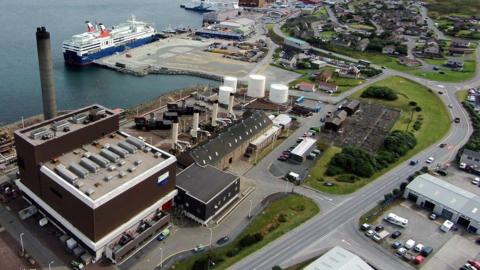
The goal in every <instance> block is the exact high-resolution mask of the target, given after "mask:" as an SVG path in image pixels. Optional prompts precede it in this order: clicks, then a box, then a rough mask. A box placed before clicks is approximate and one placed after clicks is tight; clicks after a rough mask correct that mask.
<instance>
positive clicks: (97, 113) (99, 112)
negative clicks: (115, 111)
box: [89, 108, 107, 121]
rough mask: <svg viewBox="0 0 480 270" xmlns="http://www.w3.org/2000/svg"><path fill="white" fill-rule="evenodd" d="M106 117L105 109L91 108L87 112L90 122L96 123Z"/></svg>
mask: <svg viewBox="0 0 480 270" xmlns="http://www.w3.org/2000/svg"><path fill="white" fill-rule="evenodd" d="M106 115H107V112H106V111H105V109H102V108H93V109H90V111H89V118H90V120H91V121H97V120H98V119H100V118H104V117H105V116H106Z"/></svg>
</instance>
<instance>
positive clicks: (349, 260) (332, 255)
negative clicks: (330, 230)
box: [303, 246, 373, 270]
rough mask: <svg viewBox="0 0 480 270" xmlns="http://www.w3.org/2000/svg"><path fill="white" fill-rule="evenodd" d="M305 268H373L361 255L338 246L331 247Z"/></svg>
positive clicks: (367, 269) (344, 269) (323, 269)
mask: <svg viewBox="0 0 480 270" xmlns="http://www.w3.org/2000/svg"><path fill="white" fill-rule="evenodd" d="M303 269H304V270H373V268H372V267H371V266H370V265H368V264H367V263H366V262H364V261H363V260H362V259H361V258H360V257H358V256H357V255H355V254H353V253H351V252H350V251H348V250H346V249H344V248H342V247H339V246H336V247H334V248H332V249H330V250H329V251H328V252H327V253H325V254H324V255H323V256H322V257H320V258H318V259H316V260H315V261H313V262H312V263H310V264H309V265H307V266H306V267H305V268H303Z"/></svg>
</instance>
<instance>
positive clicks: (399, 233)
mask: <svg viewBox="0 0 480 270" xmlns="http://www.w3.org/2000/svg"><path fill="white" fill-rule="evenodd" d="M400 235H402V233H401V232H400V231H394V232H393V233H392V234H391V235H390V237H391V238H393V239H397V238H398V237H400Z"/></svg>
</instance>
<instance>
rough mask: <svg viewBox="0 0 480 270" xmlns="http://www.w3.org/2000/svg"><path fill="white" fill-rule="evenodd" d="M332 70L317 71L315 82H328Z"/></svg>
mask: <svg viewBox="0 0 480 270" xmlns="http://www.w3.org/2000/svg"><path fill="white" fill-rule="evenodd" d="M332 76H333V72H332V71H331V70H322V71H321V72H320V73H318V75H317V78H316V81H317V82H328V81H330V80H331V79H332Z"/></svg>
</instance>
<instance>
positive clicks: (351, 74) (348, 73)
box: [338, 66, 360, 79]
mask: <svg viewBox="0 0 480 270" xmlns="http://www.w3.org/2000/svg"><path fill="white" fill-rule="evenodd" d="M338 75H339V76H340V77H344V78H355V79H358V78H359V77H360V69H358V68H357V67H356V66H350V67H348V68H342V69H340V71H339V72H338Z"/></svg>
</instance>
